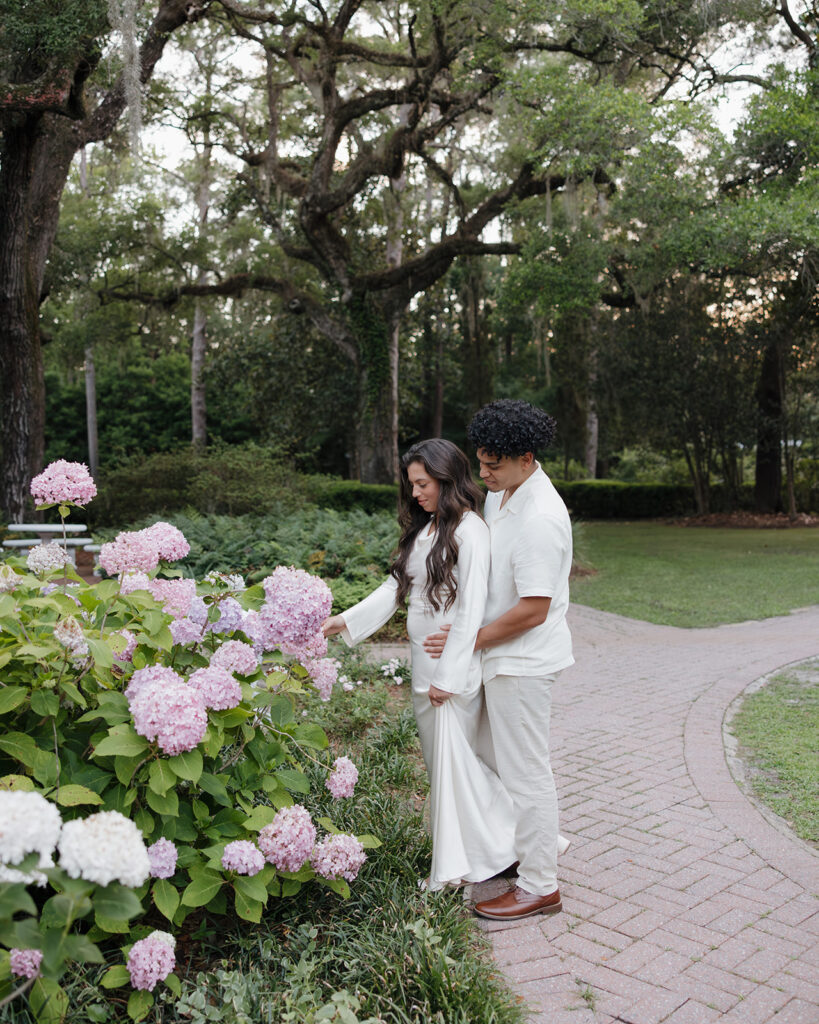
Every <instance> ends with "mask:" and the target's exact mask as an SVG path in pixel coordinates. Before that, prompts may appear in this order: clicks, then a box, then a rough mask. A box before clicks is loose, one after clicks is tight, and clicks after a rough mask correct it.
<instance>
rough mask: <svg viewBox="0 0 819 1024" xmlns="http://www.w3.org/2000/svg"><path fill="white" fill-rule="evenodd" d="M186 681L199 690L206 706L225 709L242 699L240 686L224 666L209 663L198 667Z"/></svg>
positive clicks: (234, 705) (232, 706) (233, 706)
mask: <svg viewBox="0 0 819 1024" xmlns="http://www.w3.org/2000/svg"><path fill="white" fill-rule="evenodd" d="M188 683H189V685H190V686H192V687H194V689H196V690H197V691H198V692H199V695H200V696H201V698H202V700H203V701H204V704H205V707H206V708H213V710H214V711H226V710H227V709H228V708H235V707H236V706H237V705H238V704H240V703H241V701H242V687H241V686H240V685H239V681H238V680H237V679H235V678H234V677H233V676H232V675H231V674H230V672H228V670H227V669H226V668H219V666H218V665H213V664H210V665H209V666H208V667H207V668H198V669H197V670H196V671H195V672H192V673H191V674H190V676H189V677H188Z"/></svg>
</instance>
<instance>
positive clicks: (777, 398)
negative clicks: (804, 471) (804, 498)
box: [754, 338, 783, 512]
mask: <svg viewBox="0 0 819 1024" xmlns="http://www.w3.org/2000/svg"><path fill="white" fill-rule="evenodd" d="M782 374H783V370H782V354H781V349H780V344H779V339H778V338H772V339H771V340H770V341H769V343H768V347H767V348H766V349H765V352H764V354H763V356H762V367H761V369H760V374H759V383H758V384H757V388H756V400H757V411H758V415H759V422H758V425H757V434H756V483H755V484H754V501H755V504H756V510H757V512H781V511H782V399H783V394H782V392H783V387H782V385H783V381H782Z"/></svg>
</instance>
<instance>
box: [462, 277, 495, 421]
mask: <svg viewBox="0 0 819 1024" xmlns="http://www.w3.org/2000/svg"><path fill="white" fill-rule="evenodd" d="M464 262H465V264H466V267H467V274H466V280H465V281H464V283H463V286H462V288H461V295H460V298H461V304H462V307H463V334H464V341H465V343H466V360H465V363H466V365H465V376H466V380H467V389H468V390H467V393H468V395H469V399H470V404H471V405H472V406H473V407H474V408H475V409H479V408H480V407H481V406H482V405H486V403H487V402H489V401H490V400H491V398H492V376H493V375H492V367H491V364H490V359H489V351H488V339H487V334H486V331H485V329H484V327H485V325H484V323H483V309H482V303H483V280H482V277H481V264H480V262H479V261H478V260H475V259H467V260H465V261H464Z"/></svg>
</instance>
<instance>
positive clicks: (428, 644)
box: [423, 626, 452, 692]
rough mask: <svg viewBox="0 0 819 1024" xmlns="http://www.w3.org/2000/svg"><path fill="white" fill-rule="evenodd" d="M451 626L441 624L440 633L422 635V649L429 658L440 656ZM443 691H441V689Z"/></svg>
mask: <svg viewBox="0 0 819 1024" xmlns="http://www.w3.org/2000/svg"><path fill="white" fill-rule="evenodd" d="M450 629H452V626H441V632H440V633H430V634H428V635H427V636H425V637H424V645H423V646H424V650H425V651H426V652H427V654H428V655H429V656H430V658H436V659H437V658H440V657H441V655H442V654H443V653H444V647H446V638H447V636H448V634H449V631H450ZM442 692H443V691H442Z"/></svg>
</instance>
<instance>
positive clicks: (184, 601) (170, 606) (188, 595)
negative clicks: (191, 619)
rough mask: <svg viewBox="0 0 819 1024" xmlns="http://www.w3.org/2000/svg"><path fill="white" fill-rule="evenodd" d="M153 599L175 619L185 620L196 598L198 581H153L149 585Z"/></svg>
mask: <svg viewBox="0 0 819 1024" xmlns="http://www.w3.org/2000/svg"><path fill="white" fill-rule="evenodd" d="M148 591H149V592H150V594H151V597H153V599H154V600H155V601H156V602H157V604H161V605H162V610H163V611H164V612H165V613H166V614H168V615H172V616H173V618H175V619H182V618H184V617H185V616H186V615H187V614H188V612H189V611H190V608H191V602H192V601H193V599H194V598H195V597H196V580H188V579H180V580H159V579H157V580H151V581H150V583H149V584H148Z"/></svg>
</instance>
